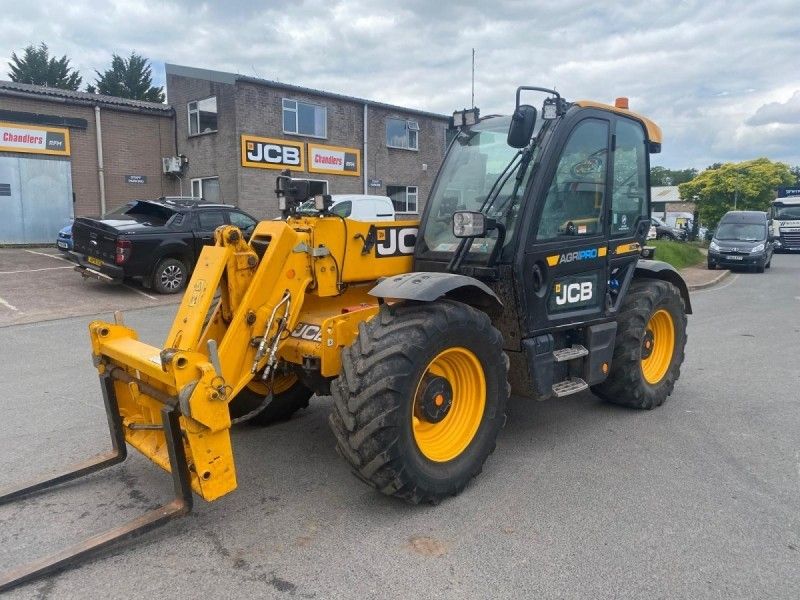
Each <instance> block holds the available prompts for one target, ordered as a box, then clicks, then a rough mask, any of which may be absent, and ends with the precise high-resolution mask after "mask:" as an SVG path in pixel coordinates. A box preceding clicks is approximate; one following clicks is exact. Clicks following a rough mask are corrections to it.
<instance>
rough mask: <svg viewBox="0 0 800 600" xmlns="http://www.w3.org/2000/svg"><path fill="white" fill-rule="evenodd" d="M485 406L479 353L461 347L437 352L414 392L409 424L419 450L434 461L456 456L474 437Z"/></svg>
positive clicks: (484, 386) (442, 460)
mask: <svg viewBox="0 0 800 600" xmlns="http://www.w3.org/2000/svg"><path fill="white" fill-rule="evenodd" d="M485 408H486V376H485V374H484V372H483V367H482V366H481V362H480V360H478V357H477V356H475V354H473V353H472V352H471V351H469V350H467V349H466V348H461V347H454V348H449V349H447V350H445V351H444V352H440V353H439V354H438V355H436V357H435V358H434V359H433V360H432V361H431V362H430V363H428V366H427V368H426V369H425V372H424V374H423V376H422V378H421V379H420V382H419V384H417V390H416V392H415V394H414V407H413V412H412V416H411V427H412V431H413V433H414V441H415V442H416V443H417V447H418V448H419V450H420V452H422V454H423V455H424V456H425V457H426V458H428V459H429V460H432V461H434V462H447V461H449V460H453V459H454V458H456V457H457V456H459V455H460V454H461V453H462V452H464V450H466V448H467V447H468V446H469V445H470V442H472V439H473V438H474V437H475V434H476V433H477V431H478V428H479V427H480V424H481V420H482V419H483V412H484V409H485ZM430 411H434V412H435V413H437V414H436V417H435V418H432V417H431V412H430Z"/></svg>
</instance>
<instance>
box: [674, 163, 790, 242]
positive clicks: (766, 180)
mask: <svg viewBox="0 0 800 600" xmlns="http://www.w3.org/2000/svg"><path fill="white" fill-rule="evenodd" d="M794 180H795V177H794V175H792V172H791V171H790V170H789V166H788V165H785V164H783V163H780V162H772V161H771V160H769V159H768V158H756V159H754V160H746V161H744V162H740V163H724V164H721V165H719V166H716V165H712V166H711V167H709V168H708V169H706V170H705V171H703V172H702V173H700V174H699V175H698V176H697V177H695V178H694V179H693V180H692V181H689V182H687V183H683V184H681V185H680V186H679V190H680V195H681V198H684V199H686V200H693V199H696V201H697V210H698V212H699V213H700V220H701V221H702V223H703V224H704V225H706V226H708V227H711V228H715V227H716V226H717V223H718V222H719V220H720V219H721V218H722V215H724V214H725V213H726V212H728V211H729V210H767V209H768V208H769V203H770V201H772V200H773V199H774V198H775V190H776V189H777V188H779V187H780V186H782V185H791V184H792V183H793V182H794Z"/></svg>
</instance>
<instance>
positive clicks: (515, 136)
mask: <svg viewBox="0 0 800 600" xmlns="http://www.w3.org/2000/svg"><path fill="white" fill-rule="evenodd" d="M536 116H537V112H536V109H535V108H534V107H533V106H531V105H530V104H521V105H520V106H518V107H517V109H516V110H515V111H514V114H513V115H512V116H511V125H509V127H508V145H509V146H511V147H512V148H524V147H525V146H527V145H528V144H530V142H531V137H532V136H533V128H534V126H535V125H536Z"/></svg>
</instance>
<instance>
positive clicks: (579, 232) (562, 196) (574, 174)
mask: <svg viewBox="0 0 800 600" xmlns="http://www.w3.org/2000/svg"><path fill="white" fill-rule="evenodd" d="M607 161H608V122H607V121H601V120H598V119H586V120H585V121H581V122H580V124H578V126H577V127H576V128H575V129H574V130H573V131H572V133H571V134H570V138H569V141H568V142H567V145H566V146H565V147H564V150H563V152H562V154H561V158H560V159H559V161H558V166H557V167H556V172H555V174H554V175H553V181H552V183H551V184H550V188H549V190H548V192H547V197H546V198H545V202H544V208H543V209H542V217H541V219H540V222H539V230H538V231H537V233H536V239H537V240H551V239H557V238H560V237H562V236H590V235H597V234H600V233H602V232H603V220H602V215H603V202H604V200H605V189H606V167H607Z"/></svg>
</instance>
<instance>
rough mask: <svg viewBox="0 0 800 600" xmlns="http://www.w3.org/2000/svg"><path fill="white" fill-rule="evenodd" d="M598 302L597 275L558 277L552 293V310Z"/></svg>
mask: <svg viewBox="0 0 800 600" xmlns="http://www.w3.org/2000/svg"><path fill="white" fill-rule="evenodd" d="M596 304H597V276H596V275H577V276H572V277H564V278H560V279H557V280H556V281H555V283H554V284H553V289H552V292H551V293H550V302H549V305H550V312H558V311H561V310H574V309H576V308H585V307H587V306H592V305H596Z"/></svg>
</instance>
